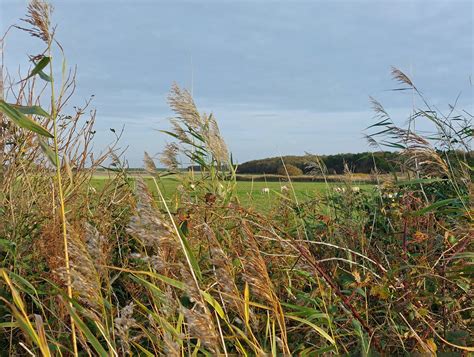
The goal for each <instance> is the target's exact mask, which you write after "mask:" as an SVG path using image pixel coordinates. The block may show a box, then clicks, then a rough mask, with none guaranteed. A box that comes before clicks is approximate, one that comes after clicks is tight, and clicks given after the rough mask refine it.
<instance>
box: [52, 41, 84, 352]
mask: <svg viewBox="0 0 474 357" xmlns="http://www.w3.org/2000/svg"><path fill="white" fill-rule="evenodd" d="M48 55H49V58H50V61H49V70H50V75H51V119H52V120H53V136H54V139H53V140H54V153H55V158H56V180H57V182H58V192H59V203H60V214H61V228H62V236H63V244H64V260H65V263H66V284H67V295H68V298H69V300H70V301H69V305H70V306H71V308H73V306H72V279H71V264H70V261H69V249H68V238H67V227H66V207H65V203H64V193H63V185H62V176H61V162H60V160H59V145H58V128H57V114H58V113H57V108H56V101H55V94H54V75H53V59H52V56H51V40H50V41H49V43H48ZM70 319H71V334H72V346H73V350H74V356H78V350H77V337H76V326H75V324H74V318H73V317H72V315H70Z"/></svg>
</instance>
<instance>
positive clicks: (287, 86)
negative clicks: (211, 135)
mask: <svg viewBox="0 0 474 357" xmlns="http://www.w3.org/2000/svg"><path fill="white" fill-rule="evenodd" d="M26 3H27V2H26V1H18V0H0V25H1V29H2V32H3V31H4V30H5V29H6V28H7V26H9V25H11V24H14V23H17V24H19V23H20V22H19V21H18V19H19V18H21V17H24V12H25V8H26ZM53 5H54V7H55V11H54V17H53V22H54V23H56V24H57V25H58V27H57V39H58V40H59V41H60V42H61V43H62V45H63V47H64V48H65V51H66V55H67V59H68V63H69V65H77V66H78V78H77V79H78V87H77V91H76V95H75V96H74V98H73V103H72V104H74V105H78V106H80V105H81V104H82V103H83V102H84V100H85V99H87V98H88V97H89V96H90V95H91V94H94V95H95V98H94V101H93V106H94V107H95V108H97V113H98V114H97V134H96V144H95V146H96V148H97V150H99V149H100V148H102V147H104V145H106V143H108V142H110V141H111V140H112V133H111V132H110V131H109V128H115V129H117V130H118V129H120V128H121V127H122V126H123V125H125V134H124V137H123V140H122V146H123V147H128V150H127V153H126V156H127V158H128V160H129V162H130V165H131V166H138V165H141V160H142V156H143V151H144V150H146V151H148V152H150V153H152V154H155V153H158V152H159V151H160V150H161V149H162V147H163V145H164V143H165V142H166V140H167V138H166V137H164V136H163V135H162V134H160V133H158V132H157V131H156V130H155V129H163V128H166V127H167V119H168V118H169V117H170V116H171V115H172V114H171V112H170V111H169V109H168V107H167V103H166V96H167V93H168V91H169V89H170V87H171V85H172V83H173V82H174V81H176V82H177V83H178V84H180V85H182V86H185V87H188V88H189V87H190V86H191V82H193V90H194V96H195V99H196V102H197V104H198V106H199V107H200V109H201V110H202V111H206V112H210V111H212V112H213V113H214V114H215V116H216V118H217V119H218V121H219V124H220V127H221V131H222V133H223V135H224V137H225V139H226V141H227V143H228V145H229V147H230V150H231V151H232V152H233V154H234V156H235V157H236V158H237V159H238V161H240V162H243V161H246V160H249V159H255V158H261V157H266V156H276V155H285V154H303V153H304V152H305V151H307V152H312V153H317V154H328V153H339V152H356V151H363V150H366V149H367V148H368V147H367V144H366V142H365V140H364V139H363V134H362V132H363V129H364V128H365V127H367V126H368V125H370V124H371V123H373V115H372V113H371V110H370V104H369V101H368V97H369V96H373V97H376V98H377V99H379V100H380V101H381V102H382V103H383V104H384V105H385V106H386V107H387V108H388V109H389V111H390V112H391V113H393V114H394V117H395V118H396V119H397V120H399V121H400V122H403V121H404V120H406V118H407V113H409V111H410V109H411V105H412V98H411V95H410V94H409V93H401V92H391V91H389V90H390V89H392V88H396V87H397V84H395V83H394V82H393V81H391V79H390V67H391V66H396V67H399V68H400V69H402V70H404V71H406V72H407V73H412V77H413V79H414V81H415V83H416V84H417V86H418V87H419V88H421V89H422V90H423V92H424V94H425V95H426V96H427V97H428V98H430V99H431V101H432V102H433V103H434V104H436V105H437V106H438V107H439V108H440V109H446V108H447V105H448V104H450V103H453V102H454V100H455V98H456V97H457V95H458V94H459V93H460V92H461V99H460V102H459V103H460V104H459V105H460V107H464V108H467V109H469V110H471V109H472V107H473V89H472V86H471V85H470V76H471V75H472V73H473V63H474V61H473V60H474V56H473V48H474V47H473V43H474V41H473V40H474V39H473V17H474V16H473V2H472V1H456V0H446V1H421V0H419V1H417V0H413V1H392V0H386V1H384V0H373V1H372V0H370V1H369V0H360V1H359V0H352V1H329V0H327V1H318V0H315V1H290V0H288V1H279V2H277V1H257V0H255V1H225V0H224V1H187V2H184V1H176V0H175V1H140V0H134V1H131V0H129V1H73V0H58V1H54V2H53ZM40 50H41V43H40V42H39V41H35V40H34V39H32V38H30V37H29V36H28V35H27V34H24V33H21V32H18V31H17V32H12V33H11V34H10V35H9V36H8V38H7V41H6V44H5V56H6V64H7V66H8V67H9V68H17V67H18V65H21V68H23V69H25V70H26V68H27V65H28V63H27V54H28V53H35V52H39V51H40ZM192 73H193V75H192ZM192 78H193V81H192Z"/></svg>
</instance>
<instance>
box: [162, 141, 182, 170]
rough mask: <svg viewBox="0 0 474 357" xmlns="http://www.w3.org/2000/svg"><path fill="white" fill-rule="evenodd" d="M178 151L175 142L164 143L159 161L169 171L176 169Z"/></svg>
mask: <svg viewBox="0 0 474 357" xmlns="http://www.w3.org/2000/svg"><path fill="white" fill-rule="evenodd" d="M178 152H179V148H178V146H177V145H176V144H175V143H171V144H166V146H165V149H164V150H163V152H162V153H161V156H160V162H161V163H162V164H163V165H165V167H166V168H167V169H168V170H170V171H176V170H178V166H179V163H178Z"/></svg>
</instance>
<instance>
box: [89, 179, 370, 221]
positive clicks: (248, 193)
mask: <svg viewBox="0 0 474 357" xmlns="http://www.w3.org/2000/svg"><path fill="white" fill-rule="evenodd" d="M185 175H186V174H185ZM187 175H188V176H191V175H190V174H187ZM112 177H113V175H104V174H96V175H95V176H94V177H93V178H92V180H91V186H92V187H93V188H95V189H97V190H101V189H103V187H104V186H105V185H106V184H107V181H109V180H112ZM141 178H142V179H143V180H144V181H145V183H146V184H147V187H148V189H149V190H150V192H151V194H152V195H153V197H154V198H155V200H157V202H159V195H158V192H157V189H156V187H155V185H154V184H153V182H152V177H151V176H149V175H148V176H147V175H141ZM340 179H341V182H327V183H325V182H292V181H290V182H286V181H285V182H275V181H268V182H265V181H252V180H245V181H237V185H236V188H235V194H236V197H237V199H238V202H239V203H240V204H241V205H242V206H243V207H246V208H249V209H255V210H256V211H258V212H268V211H269V210H271V209H272V208H273V207H275V206H276V205H277V203H278V202H279V200H281V199H282V197H283V198H284V197H286V196H287V194H288V193H289V194H290V196H291V199H292V200H297V201H298V202H301V203H304V202H305V201H309V200H314V199H316V198H318V197H319V198H324V197H325V196H326V195H327V193H328V192H329V193H330V192H331V191H334V190H335V189H336V188H342V187H345V186H346V185H345V183H344V177H343V176H342V175H341V177H340ZM131 180H133V181H135V179H134V178H133V177H132V178H131ZM180 184H181V177H180V176H178V175H172V176H167V177H165V178H163V179H161V180H160V182H159V187H160V189H161V192H162V193H163V196H164V197H165V199H166V200H167V202H168V203H169V204H170V205H172V204H173V202H176V201H177V197H176V195H179V191H178V189H177V188H178V186H179V185H180ZM354 187H357V188H358V189H360V190H365V191H367V190H370V189H373V185H371V184H367V183H364V182H358V181H355V182H354ZM266 188H268V193H267V192H266V191H265V192H264V189H266ZM197 192H199V191H197Z"/></svg>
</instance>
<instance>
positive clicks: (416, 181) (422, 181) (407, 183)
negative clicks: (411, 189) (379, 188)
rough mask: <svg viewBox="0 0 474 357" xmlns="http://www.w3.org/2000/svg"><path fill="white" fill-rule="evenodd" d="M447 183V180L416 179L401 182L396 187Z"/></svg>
mask: <svg viewBox="0 0 474 357" xmlns="http://www.w3.org/2000/svg"><path fill="white" fill-rule="evenodd" d="M443 181H446V180H445V179H440V178H434V179H414V180H409V181H399V182H397V183H396V184H395V186H410V185H418V184H429V183H434V182H443Z"/></svg>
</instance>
